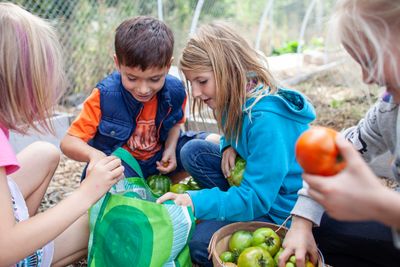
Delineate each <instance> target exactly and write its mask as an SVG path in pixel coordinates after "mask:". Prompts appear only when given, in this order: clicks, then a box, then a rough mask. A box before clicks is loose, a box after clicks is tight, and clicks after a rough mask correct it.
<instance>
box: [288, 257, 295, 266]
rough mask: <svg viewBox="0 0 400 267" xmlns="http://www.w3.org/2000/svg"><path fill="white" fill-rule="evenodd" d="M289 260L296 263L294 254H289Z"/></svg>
mask: <svg viewBox="0 0 400 267" xmlns="http://www.w3.org/2000/svg"><path fill="white" fill-rule="evenodd" d="M289 262H291V263H294V264H295V265H296V256H295V255H292V256H290V258H289Z"/></svg>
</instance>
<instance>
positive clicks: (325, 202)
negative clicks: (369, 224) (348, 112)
mask: <svg viewBox="0 0 400 267" xmlns="http://www.w3.org/2000/svg"><path fill="white" fill-rule="evenodd" d="M336 145H337V147H338V149H339V151H340V154H341V155H342V156H343V158H344V160H345V161H346V162H347V167H346V168H345V169H344V170H343V171H342V172H340V173H338V174H337V175H335V176H332V177H330V178H329V179H321V176H316V175H310V174H303V178H304V180H305V181H306V182H307V183H308V185H309V189H308V192H309V194H310V196H311V197H312V198H314V199H315V200H316V201H318V202H319V203H320V204H321V205H322V206H323V207H324V208H325V210H326V211H327V212H328V214H329V215H330V216H332V217H333V218H335V219H338V220H351V221H359V220H370V219H377V217H378V216H380V215H379V212H380V211H379V209H378V208H376V207H377V206H378V204H379V203H380V202H382V198H384V197H385V196H387V195H388V192H389V191H390V190H389V189H387V188H385V187H384V186H383V185H382V184H381V183H380V182H379V180H378V179H377V177H376V176H375V174H374V173H373V172H372V171H371V170H370V169H369V167H368V165H367V164H366V163H365V162H364V160H363V159H362V158H361V156H360V154H359V153H358V152H357V151H356V150H355V149H354V148H353V146H352V145H351V144H350V143H349V142H348V141H346V140H345V139H344V138H343V137H339V138H337V140H336Z"/></svg>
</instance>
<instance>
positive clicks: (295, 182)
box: [188, 89, 315, 224]
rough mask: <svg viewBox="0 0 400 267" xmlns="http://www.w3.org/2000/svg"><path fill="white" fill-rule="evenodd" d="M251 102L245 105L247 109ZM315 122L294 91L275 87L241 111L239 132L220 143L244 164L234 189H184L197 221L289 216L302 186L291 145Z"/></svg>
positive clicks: (278, 219)
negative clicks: (235, 152)
mask: <svg viewBox="0 0 400 267" xmlns="http://www.w3.org/2000/svg"><path fill="white" fill-rule="evenodd" d="M253 102H254V98H250V99H248V100H247V102H246V107H249V106H250V105H251V104H252V103H253ZM314 119H315V111H314V108H313V107H312V105H311V104H310V103H309V102H308V101H307V100H306V98H305V97H304V96H303V95H302V94H300V93H299V92H296V91H292V90H288V89H279V90H278V91H277V92H276V93H275V94H271V95H266V96H264V97H263V98H261V99H260V100H259V101H258V102H257V103H256V104H255V105H254V106H253V107H252V108H251V111H244V118H243V125H242V133H241V136H240V137H239V140H238V142H237V144H236V142H235V140H232V141H229V140H225V139H224V138H222V139H221V149H222V150H223V149H224V148H225V147H227V146H232V147H233V148H234V149H235V150H236V151H237V152H238V154H239V155H240V156H241V157H242V158H243V159H245V160H246V169H245V171H244V175H243V180H242V183H241V185H240V186H232V187H230V188H229V190H228V191H226V192H224V191H221V190H220V189H219V188H217V187H215V188H212V189H203V190H199V191H189V192H188V193H189V195H190V197H191V198H192V201H193V205H194V211H195V215H196V217H197V218H198V219H205V220H212V219H214V220H227V221H250V220H253V219H255V218H258V217H261V216H265V215H268V216H269V217H271V219H272V220H273V221H274V222H275V223H277V224H281V223H283V221H284V220H285V219H286V218H287V217H288V216H289V215H290V211H291V210H292V208H293V206H294V204H295V203H296V200H297V191H298V190H299V189H300V188H301V187H302V178H301V174H302V169H301V167H300V165H299V164H298V163H297V162H296V159H295V143H296V140H297V138H298V137H299V135H300V134H301V133H302V132H303V131H305V130H306V129H308V127H309V126H308V124H309V123H310V122H311V121H313V120H314Z"/></svg>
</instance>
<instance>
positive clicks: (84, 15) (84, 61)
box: [11, 0, 333, 95]
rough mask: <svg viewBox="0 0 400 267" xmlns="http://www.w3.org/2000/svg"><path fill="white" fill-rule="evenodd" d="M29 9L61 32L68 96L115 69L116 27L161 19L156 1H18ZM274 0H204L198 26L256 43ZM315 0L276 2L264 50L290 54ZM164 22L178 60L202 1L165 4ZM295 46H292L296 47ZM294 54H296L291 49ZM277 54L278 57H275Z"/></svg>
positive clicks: (313, 34) (321, 13)
mask: <svg viewBox="0 0 400 267" xmlns="http://www.w3.org/2000/svg"><path fill="white" fill-rule="evenodd" d="M11 2H14V3H18V4H20V5H21V6H23V7H25V8H26V9H27V10H29V11H31V12H32V13H34V14H37V15H39V16H41V17H43V18H46V19H48V20H50V21H51V22H52V23H53V24H54V26H55V27H56V28H57V29H58V31H59V35H60V39H61V42H62V44H63V46H64V51H65V64H66V69H67V74H68V78H69V82H70V86H69V90H68V94H70V95H71V94H74V93H77V92H84V93H87V92H89V91H90V90H91V89H92V88H93V87H94V86H95V85H96V83H97V82H98V81H99V80H101V78H102V77H104V76H105V75H106V74H107V73H109V72H111V71H112V70H113V61H112V54H113V40H114V30H115V28H116V27H117V26H118V25H119V24H120V23H121V22H122V21H123V20H124V19H126V18H129V17H133V16H137V15H150V16H154V17H158V16H159V14H158V5H157V4H158V1H157V0H68V1H64V0H15V1H11ZM268 2H269V0H251V1H250V0H246V1H245V0H204V4H203V7H202V10H201V13H200V17H199V24H201V23H206V22H209V21H213V20H225V21H229V22H230V23H232V24H233V25H234V27H235V28H237V30H238V31H239V32H240V33H241V34H242V35H243V36H244V37H246V38H247V39H248V40H249V42H250V43H251V44H255V41H256V36H257V32H258V28H259V25H260V19H261V17H262V13H263V10H264V9H265V6H266V5H267V3H268ZM312 2H313V0H275V1H274V4H273V9H272V11H271V12H270V13H269V16H267V18H266V22H265V25H266V27H265V31H263V32H262V39H261V43H260V44H261V45H260V50H261V51H263V52H264V53H265V54H267V55H271V54H273V51H281V52H282V51H284V52H285V51H286V52H288V51H289V50H290V49H289V50H287V49H286V48H285V47H287V46H288V44H290V43H291V42H297V41H298V38H299V32H300V27H301V23H302V20H303V18H304V15H305V13H306V10H307V8H308V7H309V6H310V4H311V3H312ZM161 3H162V18H163V20H164V21H165V22H166V23H167V25H169V26H170V27H171V28H172V30H173V32H174V34H175V39H176V46H175V51H174V54H175V60H177V58H179V54H180V51H181V49H182V47H183V46H184V44H185V42H186V40H187V37H188V36H189V32H190V28H191V24H192V20H193V16H194V12H195V9H196V5H197V4H198V1H197V0H161ZM332 4H333V0H319V1H317V5H316V6H315V8H314V11H313V13H312V16H311V19H310V21H309V23H308V26H307V30H306V35H305V38H304V42H305V44H307V43H309V42H310V40H315V39H316V38H319V39H320V40H321V37H322V36H324V29H323V27H322V25H323V22H324V21H325V19H326V16H325V15H326V14H329V13H330V10H331V8H332ZM292 44H293V43H292ZM289 52H292V51H289ZM275 54H276V53H275Z"/></svg>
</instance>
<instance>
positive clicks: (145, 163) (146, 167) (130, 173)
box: [81, 131, 209, 182]
mask: <svg viewBox="0 0 400 267" xmlns="http://www.w3.org/2000/svg"><path fill="white" fill-rule="evenodd" d="M208 135H209V133H206V132H194V131H187V132H181V135H180V136H179V139H178V143H177V145H176V163H177V167H176V169H175V170H174V171H173V172H171V173H170V174H174V173H176V172H179V171H183V170H184V169H183V167H182V161H181V157H180V151H181V149H182V147H183V146H184V145H185V144H186V143H187V142H189V141H190V140H193V139H201V140H204V139H206V137H207V136H208ZM163 152H164V147H163V148H162V149H161V150H160V151H158V152H157V153H156V154H155V155H154V156H153V157H152V158H150V159H148V160H138V163H139V165H140V168H141V169H142V172H143V176H144V177H145V178H147V177H149V176H150V175H153V174H158V173H159V171H158V170H157V168H156V162H157V161H160V160H161V158H162V154H163ZM122 165H123V166H124V167H125V171H124V175H125V177H139V175H138V174H137V173H136V172H135V171H134V170H133V169H132V168H131V167H129V166H128V165H127V164H125V163H124V162H122ZM86 168H87V165H86V167H85V168H84V170H83V172H82V176H81V182H82V181H83V180H84V179H85V177H86Z"/></svg>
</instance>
